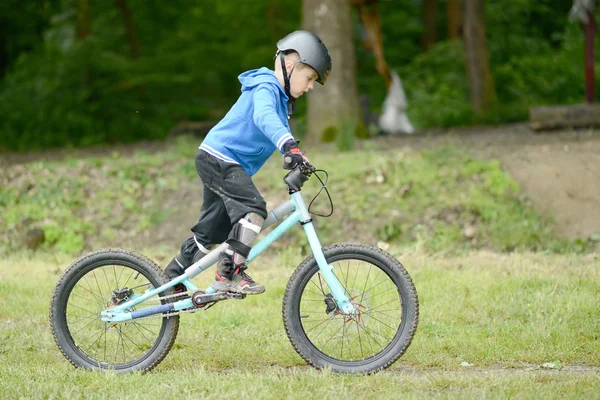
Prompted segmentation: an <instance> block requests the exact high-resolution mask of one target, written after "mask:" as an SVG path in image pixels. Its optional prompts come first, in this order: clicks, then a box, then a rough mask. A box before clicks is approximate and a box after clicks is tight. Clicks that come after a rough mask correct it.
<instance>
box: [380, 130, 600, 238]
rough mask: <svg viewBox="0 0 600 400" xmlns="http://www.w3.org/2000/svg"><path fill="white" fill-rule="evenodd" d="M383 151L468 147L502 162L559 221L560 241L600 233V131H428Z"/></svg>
mask: <svg viewBox="0 0 600 400" xmlns="http://www.w3.org/2000/svg"><path fill="white" fill-rule="evenodd" d="M375 142H376V143H378V144H379V145H381V147H382V148H393V147H402V146H407V147H409V148H427V147H435V146H439V145H456V146H460V147H465V148H467V149H469V151H470V152H471V153H472V154H473V155H475V156H478V157H484V158H494V159H498V160H500V162H501V163H502V165H503V168H504V169H505V170H506V171H508V172H509V173H510V174H511V175H512V177H513V178H514V179H515V180H516V181H517V182H518V183H519V185H520V187H521V191H522V192H523V194H524V196H526V197H527V198H528V199H530V200H531V202H532V203H533V205H534V206H535V207H536V209H537V210H538V211H539V212H541V213H543V214H544V215H545V216H546V217H549V218H553V219H554V220H555V221H556V231H555V232H554V233H555V234H556V235H557V236H559V237H565V238H569V239H576V238H581V239H587V238H589V237H590V236H591V235H594V234H595V235H598V234H599V233H600V130H597V129H596V130H591V129H589V130H578V131H573V130H563V131H552V132H546V133H541V134H538V133H534V132H533V131H532V130H531V129H529V127H528V126H527V125H526V124H514V125H505V126H502V127H493V128H491V127H490V128H486V127H483V128H482V127H478V128H471V129H460V130H448V131H428V132H422V133H420V134H418V135H412V136H393V137H382V138H378V139H375Z"/></svg>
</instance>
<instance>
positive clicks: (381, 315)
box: [50, 162, 419, 373]
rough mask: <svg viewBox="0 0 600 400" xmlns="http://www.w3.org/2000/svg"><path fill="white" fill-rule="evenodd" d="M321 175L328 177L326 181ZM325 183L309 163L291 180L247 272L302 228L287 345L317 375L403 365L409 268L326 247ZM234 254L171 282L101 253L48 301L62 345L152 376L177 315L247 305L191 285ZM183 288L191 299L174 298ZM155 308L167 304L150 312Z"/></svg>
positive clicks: (97, 361) (413, 295)
mask: <svg viewBox="0 0 600 400" xmlns="http://www.w3.org/2000/svg"><path fill="white" fill-rule="evenodd" d="M317 172H324V173H325V174H326V178H325V182H323V180H322V179H321V177H320V176H319V175H318V174H317ZM313 174H314V175H315V176H317V178H318V179H319V181H320V182H321V185H322V187H321V190H320V191H319V193H317V195H316V196H315V197H314V198H313V199H312V201H311V203H310V204H309V206H308V207H307V206H306V204H305V201H304V198H303V197H302V192H301V188H302V186H303V184H304V182H306V181H307V180H308V179H309V177H310V176H311V175H313ZM327 180H328V174H327V172H326V171H324V170H317V169H316V168H315V167H314V166H312V165H311V164H309V163H308V162H305V163H303V164H301V165H299V166H298V167H296V168H295V169H293V170H292V171H290V172H289V173H288V174H287V175H286V176H285V177H284V182H285V183H286V185H287V187H288V192H289V194H290V199H289V200H286V201H285V202H283V203H282V204H280V205H279V206H277V207H275V208H274V209H273V210H271V211H270V212H269V215H268V218H267V219H266V220H265V222H264V225H263V228H262V231H264V230H265V229H266V228H268V227H270V226H271V225H274V224H275V223H279V225H278V226H277V227H275V228H274V229H273V230H272V231H271V232H269V233H268V234H267V235H266V236H265V237H264V238H262V239H261V240H260V241H259V242H258V243H256V244H255V246H254V247H253V248H252V251H251V252H250V255H249V257H248V260H247V263H250V262H252V261H253V260H254V259H255V258H256V257H257V256H258V255H259V254H260V253H262V252H263V251H264V250H265V249H267V248H268V247H269V246H270V245H271V244H272V243H273V242H274V241H276V240H277V239H278V238H279V237H280V236H281V235H282V234H283V233H284V232H286V231H287V230H289V229H290V228H291V227H292V226H294V225H296V224H297V223H300V224H301V226H302V227H303V229H304V231H305V233H306V236H307V239H308V243H309V245H310V248H311V250H312V255H310V256H309V257H307V258H306V259H305V260H304V261H303V262H302V263H301V264H300V265H299V266H298V267H297V268H296V270H295V272H294V273H293V274H292V276H291V277H290V279H289V281H288V283H287V286H286V289H285V292H284V296H283V310H282V314H283V322H284V326H285V330H286V333H287V336H288V338H289V339H290V342H291V344H292V346H293V347H294V349H295V350H296V351H297V352H298V354H299V355H300V356H301V357H302V358H303V359H304V360H305V361H306V362H308V363H309V364H310V365H312V366H314V367H316V368H318V369H321V368H330V369H331V370H332V371H335V372H338V373H373V372H377V371H380V370H382V369H384V368H387V367H389V366H390V365H392V364H393V363H394V362H396V361H397V360H398V359H399V358H400V357H401V356H402V355H403V354H404V352H405V351H406V349H407V348H408V346H409V345H410V342H411V340H412V338H413V336H414V334H415V331H416V328H417V324H418V317H419V303H418V298H417V291H416V289H415V286H414V284H413V282H412V279H411V278H410V276H409V274H408V272H407V271H406V269H405V268H404V267H403V266H402V264H401V263H400V262H399V261H398V260H396V259H395V258H393V257H392V256H391V255H390V254H389V253H387V252H385V251H384V250H382V249H380V248H377V247H375V246H372V245H367V244H361V243H338V244H333V245H330V246H327V247H324V248H322V247H321V243H320V242H319V239H318V237H317V234H316V232H315V228H314V225H313V222H312V218H311V215H310V214H311V213H312V212H311V211H310V208H311V206H312V203H313V202H314V201H315V199H316V198H317V197H318V196H319V194H320V193H321V191H322V190H323V189H325V191H326V193H327V196H328V197H329V201H330V204H331V213H333V202H332V201H331V196H330V195H329V191H328V189H327V186H326V183H327ZM331 213H330V214H329V215H331ZM313 214H316V215H321V214H317V213H313ZM286 216H287V218H285V219H284V217H286ZM321 216H328V215H321ZM227 246H228V245H227V243H223V244H221V245H219V246H217V247H216V248H215V249H213V250H212V251H211V252H210V253H209V254H207V255H206V256H205V257H203V258H202V259H200V260H199V261H198V262H196V263H195V264H193V265H191V266H190V267H189V268H188V269H186V271H185V273H184V274H183V275H182V276H181V277H179V278H176V279H174V280H171V281H169V280H168V278H167V277H166V275H165V274H164V273H163V271H162V270H161V269H160V268H159V267H158V266H157V265H156V264H155V263H154V262H153V261H152V260H150V259H148V258H146V257H144V256H142V255H140V254H137V253H135V252H133V251H130V250H126V249H103V250H98V251H95V252H93V253H90V254H87V255H84V256H82V257H81V258H79V259H78V260H76V261H75V262H73V264H72V265H71V266H70V267H69V268H68V269H67V270H66V271H65V273H64V274H63V275H62V277H61V278H60V279H59V281H58V283H57V285H56V287H55V289H54V293H53V296H52V299H51V302H50V325H51V327H52V333H53V336H54V340H55V342H56V344H57V345H58V347H59V349H60V350H61V352H62V353H63V355H64V356H65V357H66V358H67V359H68V360H69V361H70V362H71V363H72V364H73V365H74V366H76V367H79V368H83V369H88V370H112V371H115V372H119V373H127V372H133V371H149V370H151V369H152V368H154V367H156V366H157V365H158V364H159V363H160V362H161V361H162V360H163V359H164V358H165V357H166V355H167V353H168V352H169V350H170V349H171V347H172V345H173V343H174V341H175V338H176V336H177V332H178V328H179V317H180V315H182V314H186V313H194V312H197V311H201V310H207V309H209V308H210V307H212V306H214V305H215V304H216V303H217V302H220V301H223V300H231V299H238V300H241V299H243V298H244V297H245V295H242V294H237V293H231V292H217V291H215V290H214V289H212V288H211V287H209V288H208V289H206V290H200V289H199V288H198V287H196V286H195V285H194V284H193V283H192V282H191V279H192V278H194V277H195V276H197V275H198V274H200V273H201V272H203V271H205V270H206V269H208V268H209V267H210V266H212V265H213V264H215V263H216V262H217V260H218V256H219V253H221V252H222V251H224V249H225V248H226V247H227ZM334 270H335V271H336V272H334ZM179 283H182V284H183V285H184V286H185V287H186V288H187V292H185V293H175V292H174V290H173V287H174V286H175V285H177V284H179ZM152 301H154V302H157V303H160V304H157V305H150V306H147V305H148V303H150V302H152ZM157 318H158V320H157ZM148 321H150V323H149V322H148ZM157 321H160V322H157Z"/></svg>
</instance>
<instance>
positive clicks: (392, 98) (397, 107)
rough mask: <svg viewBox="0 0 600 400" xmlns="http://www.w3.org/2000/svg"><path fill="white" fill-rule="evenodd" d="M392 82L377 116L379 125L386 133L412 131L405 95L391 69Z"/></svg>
mask: <svg viewBox="0 0 600 400" xmlns="http://www.w3.org/2000/svg"><path fill="white" fill-rule="evenodd" d="M391 74H392V84H391V85H390V90H389V91H388V94H387V96H386V97H385V101H384V102H383V113H382V114H381V117H379V127H380V128H381V130H382V131H384V132H386V133H391V134H396V133H409V134H410V133H413V132H414V131H415V129H414V128H413V126H412V124H411V123H410V121H409V120H408V116H407V115H406V109H407V107H408V103H407V102H406V95H405V94H404V88H403V87H402V82H401V81H400V78H399V77H398V74H397V73H396V71H391Z"/></svg>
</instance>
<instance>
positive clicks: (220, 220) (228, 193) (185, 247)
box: [181, 150, 267, 267]
mask: <svg viewBox="0 0 600 400" xmlns="http://www.w3.org/2000/svg"><path fill="white" fill-rule="evenodd" d="M196 171H197V172H198V175H199V176H200V179H202V182H203V183H204V199H203V202H202V209H201V210H200V219H199V220H198V223H196V225H194V226H193V227H192V232H194V236H195V240H194V236H192V237H190V238H189V239H187V240H186V241H185V242H183V244H182V245H181V255H182V257H183V258H185V259H186V261H187V259H188V258H189V260H190V261H191V260H192V257H193V255H194V254H195V253H196V251H197V250H198V247H197V245H196V240H197V241H198V242H199V243H200V244H202V245H203V246H204V247H208V246H210V245H212V244H218V243H222V242H224V241H225V240H227V238H228V236H229V233H230V232H231V230H232V228H233V225H235V224H236V223H237V222H238V221H239V220H240V219H241V218H242V217H244V216H245V215H246V214H248V213H251V212H254V213H257V214H258V215H260V216H262V217H263V218H265V219H266V218H267V203H266V202H265V200H264V199H263V197H262V196H261V194H260V193H259V192H258V189H257V188H256V186H254V183H253V182H252V179H251V178H250V176H249V175H248V174H247V173H246V171H244V169H243V168H242V167H241V166H240V165H238V164H232V163H227V162H225V161H221V160H219V159H217V158H215V157H213V156H212V155H210V154H208V153H207V152H205V151H204V150H198V153H197V154H196ZM190 264H191V262H190ZM186 267H187V265H186Z"/></svg>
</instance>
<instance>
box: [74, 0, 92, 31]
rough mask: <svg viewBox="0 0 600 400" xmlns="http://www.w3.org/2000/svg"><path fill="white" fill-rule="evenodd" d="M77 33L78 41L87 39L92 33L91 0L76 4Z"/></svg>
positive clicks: (83, 0) (82, 0) (81, 0)
mask: <svg viewBox="0 0 600 400" xmlns="http://www.w3.org/2000/svg"><path fill="white" fill-rule="evenodd" d="M76 4H77V5H76V13H77V14H76V17H77V21H76V23H75V33H76V35H77V38H78V39H85V38H86V37H88V36H89V35H90V33H91V32H92V5H91V3H90V0H80V1H78V2H76Z"/></svg>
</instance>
